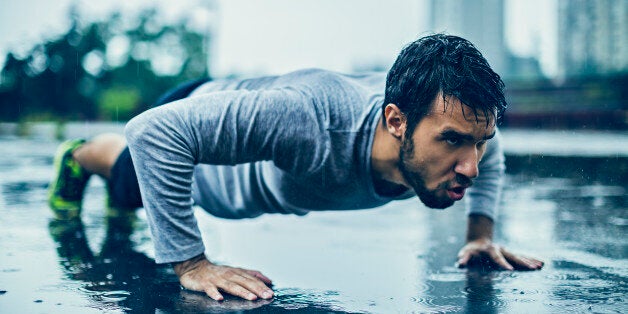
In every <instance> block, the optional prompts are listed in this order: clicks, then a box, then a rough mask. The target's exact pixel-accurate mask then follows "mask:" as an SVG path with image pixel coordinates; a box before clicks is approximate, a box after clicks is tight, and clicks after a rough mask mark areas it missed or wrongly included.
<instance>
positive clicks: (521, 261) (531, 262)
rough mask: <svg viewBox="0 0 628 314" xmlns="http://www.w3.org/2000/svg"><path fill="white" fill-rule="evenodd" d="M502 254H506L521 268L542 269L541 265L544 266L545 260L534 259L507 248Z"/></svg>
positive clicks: (508, 258) (509, 259)
mask: <svg viewBox="0 0 628 314" xmlns="http://www.w3.org/2000/svg"><path fill="white" fill-rule="evenodd" d="M502 254H503V255H504V257H506V259H507V260H508V261H510V262H511V263H513V264H515V265H516V266H518V267H519V268H523V269H530V270H534V269H541V267H543V262H541V261H539V260H536V259H533V258H528V257H525V256H519V255H516V254H513V253H510V252H508V251H506V250H503V251H502Z"/></svg>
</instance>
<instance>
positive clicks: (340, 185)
mask: <svg viewBox="0 0 628 314" xmlns="http://www.w3.org/2000/svg"><path fill="white" fill-rule="evenodd" d="M384 80H385V76H384V74H383V73H374V74H368V75H360V76H349V75H343V74H338V73H334V72H328V71H322V70H304V71H298V72H293V73H290V74H287V75H284V76H274V77H263V78H259V79H251V80H243V81H218V82H211V83H208V84H205V85H204V86H202V87H200V88H199V89H198V90H197V91H195V92H194V93H193V95H192V97H194V96H195V95H202V94H206V93H212V92H218V91H225V90H272V89H274V90H280V91H281V90H289V91H290V92H289V93H292V92H297V93H299V94H300V95H302V99H303V100H305V101H304V102H303V103H300V104H297V105H298V106H299V108H300V110H303V111H304V112H306V113H307V116H306V118H309V120H310V121H285V120H284V119H283V118H281V117H279V119H277V120H271V121H267V120H266V121H261V124H268V129H273V127H272V126H271V125H270V124H272V123H280V124H281V128H280V129H279V132H282V133H284V132H286V133H290V134H293V135H294V138H290V139H280V140H287V141H290V142H291V144H292V145H293V146H291V147H289V150H288V151H278V152H277V153H278V155H276V156H271V158H270V160H268V161H256V162H253V163H244V164H239V165H235V166H216V165H207V164H203V165H198V166H197V167H196V169H195V174H194V180H195V183H194V187H193V196H194V200H195V202H196V203H197V204H199V205H200V206H202V207H203V208H205V209H206V210H207V211H209V212H210V213H212V214H213V215H215V216H219V217H225V218H247V217H255V216H259V215H261V214H263V213H286V214H287V213H290V214H299V215H304V214H306V213H307V212H308V211H310V210H345V209H361V208H372V207H376V206H380V205H382V204H384V203H386V202H389V201H391V200H392V198H385V197H381V196H379V195H377V194H376V193H375V191H374V188H373V181H372V176H371V167H370V156H371V154H370V151H371V145H372V142H373V134H374V129H375V128H376V127H377V122H378V119H379V117H380V114H381V113H380V107H381V104H382V101H383V90H384V83H385V82H384ZM291 98H292V96H289V95H286V97H285V99H286V101H289V99H291ZM238 105H239V104H238ZM264 105H267V106H283V105H284V104H277V103H269V104H264V103H261V104H259V106H264ZM261 110H264V109H263V108H262V109H261ZM279 114H280V113H279ZM258 117H259V116H255V115H253V116H251V117H249V119H252V120H254V119H257V118H258ZM311 121H315V122H316V123H311ZM249 122H252V123H255V122H254V121H250V120H249ZM249 122H247V123H249ZM261 131H262V132H264V130H261ZM243 142H246V143H247V145H252V146H260V145H259V143H255V142H251V141H248V140H246V139H244V141H243ZM299 162H300V163H301V164H300V165H297V164H296V163H299ZM412 195H413V194H412V193H409V194H407V195H404V196H405V197H410V196H412Z"/></svg>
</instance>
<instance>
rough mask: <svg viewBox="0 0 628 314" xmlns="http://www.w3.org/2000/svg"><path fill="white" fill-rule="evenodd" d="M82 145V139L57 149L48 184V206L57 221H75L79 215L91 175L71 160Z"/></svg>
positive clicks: (83, 141) (68, 142) (67, 142)
mask: <svg viewBox="0 0 628 314" xmlns="http://www.w3.org/2000/svg"><path fill="white" fill-rule="evenodd" d="M84 143H85V140H83V139H77V140H68V141H65V142H63V143H61V145H59V147H58V148H57V153H56V154H55V158H54V173H55V177H54V178H53V179H52V181H51V182H50V187H49V190H48V204H49V205H50V209H52V212H53V214H54V215H55V218H56V219H58V220H70V219H75V218H78V217H79V216H80V215H81V205H82V202H83V192H84V191H85V187H86V186H87V181H88V180H89V177H90V175H91V174H90V173H88V172H87V170H85V169H84V168H83V167H81V165H79V163H78V162H77V161H76V160H74V158H72V153H73V152H74V151H75V150H76V149H77V148H79V147H80V146H81V145H83V144H84Z"/></svg>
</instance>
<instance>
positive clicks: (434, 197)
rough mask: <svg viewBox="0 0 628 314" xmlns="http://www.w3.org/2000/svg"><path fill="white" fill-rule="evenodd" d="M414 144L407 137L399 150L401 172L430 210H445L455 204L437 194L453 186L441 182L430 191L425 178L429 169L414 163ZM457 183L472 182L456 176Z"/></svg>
mask: <svg viewBox="0 0 628 314" xmlns="http://www.w3.org/2000/svg"><path fill="white" fill-rule="evenodd" d="M414 153H415V148H414V142H413V141H412V139H411V138H410V137H406V138H405V139H404V142H403V144H402V146H401V149H400V150H399V160H400V165H399V168H400V171H401V174H402V176H403V178H404V179H405V180H406V182H408V184H410V186H411V187H412V189H414V192H415V193H416V195H417V196H418V197H419V199H420V200H421V202H422V203H423V204H425V206H427V207H429V208H436V209H444V208H447V207H450V206H451V205H453V204H454V202H455V201H454V200H452V199H451V198H449V197H447V196H444V197H439V196H438V194H437V192H438V191H439V190H443V191H444V190H447V189H448V188H450V186H451V185H452V184H450V182H449V181H445V182H441V183H439V184H438V186H437V187H436V189H434V190H430V189H428V188H427V186H426V183H425V177H426V176H427V174H426V173H427V169H426V167H425V166H422V165H416V164H414V163H412V160H414ZM456 181H457V182H459V183H463V182H464V183H467V184H470V183H471V180H470V179H468V178H459V176H458V175H456Z"/></svg>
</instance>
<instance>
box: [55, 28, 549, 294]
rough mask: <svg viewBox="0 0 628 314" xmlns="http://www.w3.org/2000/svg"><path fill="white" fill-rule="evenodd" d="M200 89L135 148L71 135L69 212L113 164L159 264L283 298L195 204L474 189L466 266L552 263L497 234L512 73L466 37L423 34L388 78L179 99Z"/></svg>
mask: <svg viewBox="0 0 628 314" xmlns="http://www.w3.org/2000/svg"><path fill="white" fill-rule="evenodd" d="M197 85H198V84H197ZM184 89H185V88H184ZM188 90H190V91H191V94H190V95H189V96H187V97H185V98H183V99H180V100H177V101H173V102H170V103H168V104H167V105H164V106H159V107H156V108H153V109H151V110H148V111H147V112H145V113H143V114H141V115H139V116H138V117H136V118H134V119H133V120H131V121H130V122H129V124H128V125H127V127H126V131H125V133H126V140H127V141H128V148H125V145H126V143H125V141H124V139H122V138H120V137H117V136H114V135H106V136H101V137H97V138H95V139H93V140H92V141H90V142H87V143H84V142H83V141H70V142H67V143H66V144H64V145H62V147H61V148H60V150H59V152H58V158H57V160H59V161H58V162H57V163H56V164H57V165H58V167H59V171H58V172H59V175H58V178H56V179H55V180H54V181H53V184H52V186H51V207H52V208H53V211H54V212H55V214H56V215H57V217H58V218H69V217H76V216H78V215H79V213H80V201H81V199H82V191H83V188H84V186H85V182H86V180H87V178H88V177H89V174H91V173H96V174H98V175H101V176H103V177H105V178H106V179H107V180H108V184H109V191H110V198H111V203H112V204H113V205H114V206H117V207H140V206H143V207H144V208H146V211H147V216H148V221H149V225H150V229H151V232H152V235H153V241H154V244H155V258H156V261H157V262H158V263H174V269H175V272H176V273H177V275H178V276H179V280H180V282H181V285H182V286H183V287H185V288H187V289H191V290H196V291H204V292H205V293H206V294H207V295H208V296H210V297H211V298H213V299H215V300H221V299H222V298H223V296H222V295H221V293H220V292H219V290H221V291H224V292H228V293H231V294H234V295H237V296H240V297H242V298H245V299H249V300H254V299H256V298H265V299H266V298H271V297H272V296H273V291H272V290H271V289H269V288H268V286H267V285H269V284H270V283H271V282H270V279H268V278H267V277H265V276H264V275H263V274H261V273H260V272H257V271H252V270H246V269H240V268H232V267H228V266H221V265H215V264H213V263H211V262H210V261H209V260H208V259H207V258H206V257H205V256H204V255H203V252H204V250H205V248H204V246H203V242H202V240H201V236H200V231H199V229H198V226H197V223H196V220H195V218H194V215H193V210H192V205H194V204H196V205H199V206H201V207H202V208H204V209H205V210H206V211H207V212H209V213H210V214H212V215H215V216H218V217H223V218H232V219H241V218H252V217H256V216H259V215H261V214H264V213H283V214H297V215H305V214H307V213H308V212H309V211H318V210H351V209H362V208H372V207H377V206H381V205H383V204H385V203H387V202H390V201H393V200H397V199H405V198H409V197H413V196H414V195H417V196H418V197H419V199H420V200H421V201H422V202H423V203H424V204H425V205H427V206H428V207H432V208H446V207H449V206H451V205H452V204H453V203H454V202H456V201H458V200H460V199H462V198H463V196H464V195H465V194H466V191H467V189H468V194H469V195H468V196H467V199H468V204H467V205H468V207H467V211H468V214H469V220H468V232H467V244H466V245H465V246H464V247H463V248H462V249H461V251H460V254H459V260H458V264H459V265H460V266H466V265H467V263H468V262H469V260H470V259H471V258H473V257H477V256H487V257H489V258H490V259H491V260H492V261H493V262H494V263H495V264H497V265H498V266H500V267H501V268H504V269H509V270H512V269H514V268H515V267H517V268H522V269H540V268H541V267H542V265H543V263H542V262H541V261H538V260H536V259H533V258H526V257H522V256H518V255H515V254H512V253H510V252H509V251H507V250H505V249H504V248H501V247H499V246H497V245H495V244H493V242H492V233H493V220H494V218H495V215H496V207H497V204H498V198H499V194H500V190H501V184H502V183H501V182H502V176H503V173H504V157H503V153H502V150H501V146H500V142H499V136H498V131H497V129H496V124H497V123H498V122H499V120H500V118H501V116H502V114H503V112H504V110H505V108H506V102H505V99H504V95H503V83H502V81H501V79H500V77H499V76H498V75H497V74H496V73H494V72H493V71H492V70H491V68H490V66H489V65H488V63H487V62H486V60H485V59H484V58H483V57H482V55H481V54H480V52H478V50H477V49H476V48H475V47H474V46H473V45H472V44H471V43H469V42H468V41H466V40H465V39H462V38H459V37H455V36H448V35H433V36H428V37H424V38H421V39H419V40H417V41H415V42H413V43H411V44H410V45H408V46H407V47H406V48H405V49H403V51H402V52H401V53H400V55H399V57H398V58H397V61H396V62H395V64H394V65H393V67H392V68H391V70H390V71H389V73H388V75H387V77H385V76H384V75H382V74H369V75H360V76H350V75H343V74H338V73H334V72H327V71H322V70H306V71H298V72H294V73H290V74H286V75H283V76H272V77H263V78H257V79H248V80H237V81H214V82H208V83H205V84H202V85H200V86H198V87H196V86H193V87H191V88H190V87H189V86H188V88H187V89H185V92H181V90H179V91H178V94H179V96H181V97H183V96H185V95H184V94H186V93H187V91H188ZM384 92H385V95H383V93H384ZM177 98H178V97H177ZM133 169H135V170H133ZM135 174H137V177H136V176H135ZM138 182H139V188H138ZM472 185H473V187H471V186H472ZM140 191H141V192H140ZM140 195H141V196H140Z"/></svg>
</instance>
